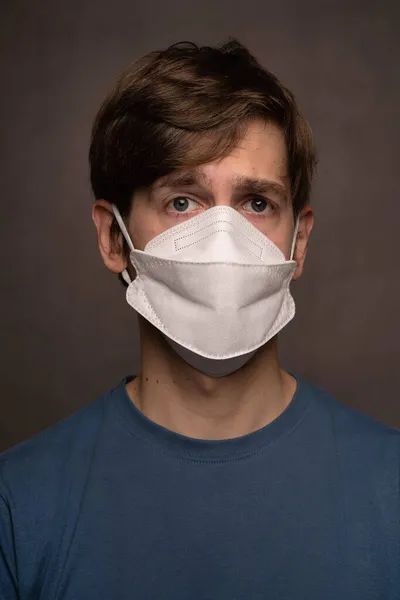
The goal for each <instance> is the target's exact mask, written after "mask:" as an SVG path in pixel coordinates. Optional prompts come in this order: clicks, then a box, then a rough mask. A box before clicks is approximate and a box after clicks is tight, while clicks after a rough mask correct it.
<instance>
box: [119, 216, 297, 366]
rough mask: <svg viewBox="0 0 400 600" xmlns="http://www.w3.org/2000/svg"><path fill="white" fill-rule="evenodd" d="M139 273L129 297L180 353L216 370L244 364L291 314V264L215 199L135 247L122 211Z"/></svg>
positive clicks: (243, 218) (187, 360)
mask: <svg viewBox="0 0 400 600" xmlns="http://www.w3.org/2000/svg"><path fill="white" fill-rule="evenodd" d="M113 210H114V214H115V217H116V219H117V221H118V224H119V226H120V228H121V231H122V233H123V235H124V237H125V239H126V241H127V243H128V245H129V247H130V249H131V253H130V260H131V262H132V265H133V266H134V268H135V271H136V278H135V279H134V281H132V282H131V281H130V278H129V275H128V274H127V272H126V271H125V272H124V274H123V275H124V279H125V280H126V281H127V283H129V286H128V289H127V292H126V299H127V301H128V304H129V305H130V306H132V308H134V309H135V310H136V311H137V312H138V313H140V314H141V315H142V316H143V317H144V318H145V319H147V320H148V321H150V323H152V324H153V325H154V326H155V327H157V329H159V330H160V331H161V332H162V333H163V334H164V336H165V338H166V339H167V341H168V342H169V344H170V345H171V346H172V348H173V349H174V350H175V351H176V352H177V354H178V355H179V356H181V358H183V359H184V360H185V361H186V362H187V363H189V364H190V365H191V366H193V367H194V368H196V369H198V370H199V371H202V372H203V373H206V374H208V375H211V376H213V377H221V376H224V375H228V374H229V373H232V372H234V371H236V370H237V369H239V368H240V367H242V366H243V365H244V364H245V363H246V362H247V361H248V360H250V358H251V357H252V356H253V355H254V354H255V352H256V351H257V350H258V348H260V347H261V346H263V345H264V344H266V343H267V342H268V341H269V340H270V339H271V338H272V337H273V336H274V335H275V334H276V333H278V331H280V330H281V329H282V328H283V327H284V326H285V325H286V324H287V323H288V322H289V321H290V320H291V319H292V318H293V317H294V313H295V305H294V301H293V298H292V296H291V294H290V291H289V284H290V281H291V279H292V277H293V274H294V272H295V270H296V266H297V265H296V263H295V261H294V260H292V259H293V252H294V247H295V241H296V236H297V227H298V224H297V225H296V228H295V233H294V239H293V244H292V250H291V255H290V260H286V259H285V256H284V255H283V253H282V252H281V251H280V250H279V248H278V247H277V246H275V244H273V242H271V240H270V239H269V238H267V237H266V236H265V235H264V234H263V233H261V232H260V231H259V230H258V229H257V228H256V227H254V226H253V225H252V224H251V223H250V222H249V221H248V220H247V219H246V218H245V217H242V216H241V215H240V214H239V213H238V212H237V211H236V210H235V209H233V208H230V207H229V206H215V207H213V208H209V209H208V210H205V211H204V212H202V213H201V214H200V215H198V216H195V217H191V218H189V219H188V220H187V221H185V222H184V223H181V224H179V225H176V226H175V227H172V228H171V229H168V230H167V231H164V232H163V233H161V234H160V235H158V236H156V237H155V238H154V239H152V240H151V241H150V242H149V243H148V244H147V245H146V247H145V248H144V251H141V250H136V249H135V248H134V246H133V244H132V240H131V239H130V236H129V234H128V231H127V229H126V227H125V224H124V222H123V221H122V218H121V215H120V213H119V211H118V209H117V207H116V206H113Z"/></svg>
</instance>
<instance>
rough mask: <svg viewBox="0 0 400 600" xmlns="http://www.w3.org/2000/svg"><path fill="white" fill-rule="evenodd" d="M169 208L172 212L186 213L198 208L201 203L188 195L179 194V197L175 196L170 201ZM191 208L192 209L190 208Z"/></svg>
mask: <svg viewBox="0 0 400 600" xmlns="http://www.w3.org/2000/svg"><path fill="white" fill-rule="evenodd" d="M167 206H168V210H171V212H172V213H175V214H176V213H181V214H185V213H188V212H192V211H193V210H196V209H197V208H198V207H199V205H198V203H197V202H195V201H194V200H192V199H191V198H188V197H187V196H178V197H177V198H173V200H170V202H168V205H167ZM190 209H191V210H190Z"/></svg>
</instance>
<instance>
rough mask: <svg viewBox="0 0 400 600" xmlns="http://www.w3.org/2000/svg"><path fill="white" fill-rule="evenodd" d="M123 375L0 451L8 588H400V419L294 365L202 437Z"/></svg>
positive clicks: (217, 593)
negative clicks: (253, 414)
mask: <svg viewBox="0 0 400 600" xmlns="http://www.w3.org/2000/svg"><path fill="white" fill-rule="evenodd" d="M127 381H129V379H128V378H127V379H125V380H124V381H123V382H122V383H121V384H120V385H119V386H118V387H117V388H115V389H114V390H112V391H110V392H109V393H107V394H106V395H104V396H103V397H101V398H100V399H98V400H96V401H95V402H93V403H91V404H89V405H88V406H86V407H85V408H83V409H81V410H79V411H78V412H76V413H75V414H74V415H72V416H71V417H69V418H67V419H66V420H64V421H62V422H61V423H58V424H57V425H55V426H53V427H51V428H49V429H48V430H46V431H44V432H42V433H40V434H39V435H37V436H35V437H34V438H32V439H30V440H28V441H27V442H24V443H23V444H20V445H18V446H16V447H14V448H12V449H10V450H8V451H6V452H5V453H3V454H2V455H1V457H0V474H1V488H0V492H1V497H0V504H1V525H0V598H1V600H15V599H17V598H18V599H19V600H28V599H29V600H78V599H79V600H378V599H379V600H399V599H400V519H399V517H400V493H399V471H400V469H399V466H400V432H398V431H396V430H394V429H391V428H389V427H386V426H385V425H382V424H379V423H377V422H375V421H373V420H372V419H370V418H368V417H364V416H362V415H360V414H358V413H356V412H354V411H353V410H351V409H349V408H346V407H344V406H342V405H341V404H339V403H337V402H336V401H335V400H333V399H332V398H330V397H329V396H328V395H327V394H325V393H324V392H322V391H321V390H319V389H317V388H315V387H313V386H311V385H309V384H307V383H305V382H304V381H301V380H298V385H297V391H296V394H295V396H294V398H293V400H292V402H291V403H290V405H289V406H288V408H287V409H286V410H285V411H284V412H283V413H282V414H281V415H280V416H279V417H278V418H277V419H276V420H275V421H273V422H272V423H271V424H269V425H267V426H266V427H264V428H262V429H260V430H258V431H256V432H254V433H251V434H249V435H245V436H243V437H240V438H235V439H229V440H216V441H215V440H214V441H209V440H196V439H193V438H188V437H185V436H183V435H180V434H177V433H174V432H172V431H169V430H168V429H165V428H163V427H161V426H160V425H157V424H156V423H154V422H153V421H151V420H149V419H148V418H147V417H145V416H144V415H143V414H142V413H141V412H140V411H139V410H138V409H137V408H135V406H134V405H133V403H132V402H131V401H130V399H129V397H128V395H127V392H126V389H125V384H126V382H127ZM166 401H167V399H166ZM1 498H2V499H1Z"/></svg>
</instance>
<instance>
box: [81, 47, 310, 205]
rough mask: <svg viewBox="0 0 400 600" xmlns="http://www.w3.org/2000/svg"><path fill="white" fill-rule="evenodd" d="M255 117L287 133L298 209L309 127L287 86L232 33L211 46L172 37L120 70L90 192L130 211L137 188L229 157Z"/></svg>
mask: <svg viewBox="0 0 400 600" xmlns="http://www.w3.org/2000/svg"><path fill="white" fill-rule="evenodd" d="M257 117H258V118H260V117H261V118H263V119H265V120H270V121H273V122H275V123H276V124H277V125H278V126H280V127H281V128H282V131H283V132H284V135H285V139H286V145H287V152H288V172H289V177H290V182H291V189H292V197H293V209H294V212H295V214H297V213H298V212H299V211H300V210H301V209H302V208H303V206H305V205H306V204H307V203H308V201H309V197H310V188H311V182H312V177H313V172H314V167H315V151H314V144H313V140H312V134H311V130H310V127H309V125H308V123H307V121H306V120H305V119H304V117H303V116H302V115H301V114H300V112H299V109H298V107H297V104H296V101H295V98H294V96H293V94H292V93H291V92H290V91H289V90H288V89H287V88H286V87H285V86H283V85H282V84H281V83H280V81H279V80H278V79H277V77H275V76H274V75H273V74H272V73H270V72H269V71H267V70H266V69H264V68H262V67H261V65H260V64H259V63H258V61H257V60H256V59H255V58H254V56H252V54H251V53H250V52H249V51H248V50H247V49H246V48H245V47H244V46H243V45H242V44H240V43H239V42H238V41H237V40H234V39H231V40H228V41H227V42H225V43H224V44H222V45H221V46H217V47H209V46H201V47H198V46H197V45H196V44H193V43H191V42H181V43H179V44H174V45H173V46H170V47H169V48H167V49H166V50H162V51H157V52H151V53H150V54H147V55H146V56H144V57H143V58H142V59H141V60H139V61H137V62H135V63H133V64H132V65H131V66H129V67H128V68H127V69H126V70H125V71H124V72H123V74H122V75H121V77H120V78H119V80H118V81H117V83H116V85H115V87H114V89H113V90H112V91H111V93H110V94H109V96H108V97H107V98H106V100H105V102H104V103H103V105H102V106H101V108H100V111H99V113H98V115H97V117H96V120H95V122H94V126H93V131H92V139H91V145H90V155H89V156H90V170H91V184H92V189H93V192H94V195H95V197H96V199H105V200H108V201H109V202H112V203H115V204H116V205H117V206H118V208H119V210H120V212H121V214H122V215H123V216H126V215H127V214H128V213H129V210H130V206H131V201H132V197H133V193H134V191H135V190H136V189H139V188H143V187H147V186H149V185H151V184H152V183H153V182H154V181H155V180H156V179H158V178H159V177H161V176H164V175H166V174H168V173H169V172H171V171H173V170H175V169H178V168H182V167H190V166H192V167H193V166H198V165H200V164H204V163H207V162H211V161H213V160H217V159H218V158H222V157H224V156H226V155H227V154H229V152H230V151H231V150H232V149H233V148H234V147H235V145H236V144H237V142H238V140H239V139H240V137H241V135H242V134H243V132H244V130H243V128H244V127H245V126H246V123H247V122H248V121H249V120H250V119H252V118H257Z"/></svg>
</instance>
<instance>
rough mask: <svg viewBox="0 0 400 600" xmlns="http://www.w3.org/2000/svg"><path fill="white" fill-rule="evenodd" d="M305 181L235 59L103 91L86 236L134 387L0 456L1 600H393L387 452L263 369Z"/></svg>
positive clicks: (300, 125)
mask: <svg viewBox="0 0 400 600" xmlns="http://www.w3.org/2000/svg"><path fill="white" fill-rule="evenodd" d="M315 164H316V158H315V149H314V143H313V139H312V133H311V129H310V127H309V125H308V123H307V121H306V119H305V118H304V116H303V115H302V114H301V112H300V111H299V108H298V106H297V103H296V100H295V98H294V95H293V94H292V92H291V91H290V90H289V89H287V88H286V87H285V86H284V85H283V84H282V83H281V82H280V81H279V80H278V79H277V78H276V77H275V76H274V75H273V74H271V73H270V72H269V71H268V70H266V69H265V68H264V67H263V66H261V65H260V64H259V62H258V61H257V60H256V59H255V58H254V57H253V56H252V54H251V53H250V52H249V51H248V50H247V49H246V48H245V47H244V46H243V45H241V44H240V43H239V42H238V41H236V40H230V41H228V42H226V43H224V44H222V45H220V46H217V47H198V46H196V45H195V44H192V43H189V42H184V43H180V44H175V45H173V46H171V47H169V48H167V49H165V50H162V51H155V52H152V53H150V54H149V55H146V56H145V57H144V58H142V59H141V60H139V61H137V62H135V63H133V64H132V65H131V66H129V67H128V68H127V69H126V70H125V71H124V73H123V74H122V75H121V77H120V78H119V79H118V81H117V83H116V85H115V87H114V88H113V89H112V91H111V92H110V93H109V95H108V97H107V98H106V100H105V101H104V102H103V104H102V106H101V108H100V110H99V113H98V114H97V117H96V119H95V122H94V125H93V130H92V138H91V144H90V173H91V185H92V189H93V194H94V197H95V201H94V205H93V221H94V224H95V226H96V230H97V237H98V245H99V249H100V253H101V257H102V259H103V261H104V264H105V265H106V267H107V268H108V269H109V270H110V271H112V272H113V273H115V274H116V275H118V277H119V278H120V280H121V282H122V283H123V285H124V286H125V288H126V300H127V302H128V304H129V305H130V306H131V307H132V308H133V309H134V311H135V312H136V314H137V315H138V320H139V327H140V341H141V369H140V372H139V373H137V374H136V376H134V375H130V376H127V377H125V378H124V379H123V380H122V381H121V382H120V383H119V384H118V385H116V387H115V388H114V389H112V390H110V391H109V392H107V393H106V394H104V395H103V396H102V397H100V398H99V399H97V400H96V401H94V402H92V403H91V404H89V405H87V406H86V407H85V408H83V409H80V410H79V411H77V412H75V413H74V414H73V415H72V416H70V417H69V418H67V419H65V420H64V421H62V422H60V423H58V424H56V425H54V426H52V427H51V428H49V429H47V430H46V431H44V432H42V433H40V434H39V435H37V436H35V437H34V438H32V439H30V440H28V441H27V442H24V443H23V444H21V445H18V446H16V447H15V448H13V449H11V450H9V451H7V452H6V453H4V454H3V455H2V458H1V471H0V472H1V483H0V486H1V487H0V492H1V499H0V502H1V510H2V513H1V515H2V516H1V536H0V544H1V547H0V549H1V552H0V597H1V599H2V600H17V598H18V599H19V600H28V599H29V600H33V599H38V598H40V600H56V599H57V600H72V599H74V600H75V599H78V598H79V599H82V600H110V599H118V600H128V599H129V600H133V599H134V600H153V599H154V600H155V599H157V600H163V599H164V600H172V599H173V600H189V599H190V600H267V599H268V600H300V599H304V600H338V599H343V600H378V599H379V600H395V599H399V598H400V519H399V516H400V493H399V489H400V487H399V473H400V469H399V467H400V436H399V432H398V431H397V430H395V429H391V428H389V427H388V426H385V425H383V424H380V423H378V422H376V421H374V420H372V419H371V418H369V417H366V416H363V415H361V414H358V413H357V412H355V411H354V410H352V409H350V408H347V407H345V406H344V405H342V404H340V403H339V402H338V401H336V400H335V399H333V398H331V397H330V396H329V395H328V394H327V393H325V392H324V391H322V390H321V389H319V388H317V387H315V386H313V385H312V384H310V383H307V382H306V381H304V380H302V379H300V378H299V377H297V376H296V375H295V374H292V373H289V372H287V371H285V370H284V369H283V368H282V367H281V365H280V363H279V360H278V345H277V339H278V334H279V332H280V331H281V330H282V329H283V328H284V327H285V326H286V325H287V324H288V323H290V321H291V320H292V319H293V317H294V316H295V304H294V300H293V297H292V295H291V283H292V282H293V281H296V280H298V279H299V278H300V276H301V275H302V271H303V267H304V261H305V258H306V251H307V244H308V241H309V236H310V234H311V230H312V228H313V224H314V214H313V209H312V207H311V205H310V194H311V186H312V180H313V174H314V170H315ZM339 237H340V236H338V243H339V242H340V239H339ZM119 289H120V290H121V292H122V293H123V288H122V286H121V287H120V288H119ZM117 291H118V290H117ZM99 302H101V299H99ZM104 315H105V316H104V318H105V320H106V319H107V306H105V307H104ZM104 343H105V344H106V343H107V340H106V336H105V339H104ZM304 343H305V344H306V343H307V340H304ZM327 343H328V342H327Z"/></svg>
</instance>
